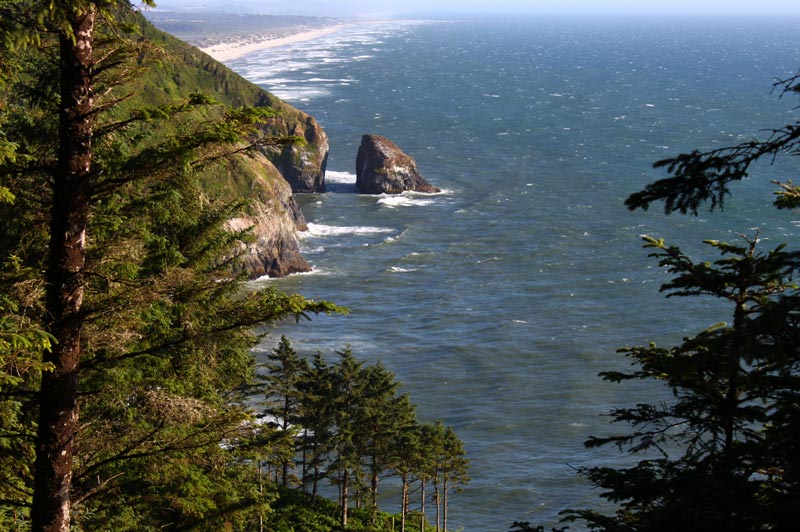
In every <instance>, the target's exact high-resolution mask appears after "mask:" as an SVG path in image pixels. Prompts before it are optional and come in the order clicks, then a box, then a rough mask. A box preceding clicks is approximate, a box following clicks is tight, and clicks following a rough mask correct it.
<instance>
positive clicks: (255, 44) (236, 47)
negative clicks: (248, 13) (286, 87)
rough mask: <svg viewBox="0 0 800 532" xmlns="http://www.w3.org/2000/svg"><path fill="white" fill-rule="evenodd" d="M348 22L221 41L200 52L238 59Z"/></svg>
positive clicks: (336, 29) (335, 29) (222, 59)
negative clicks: (288, 32) (282, 33)
mask: <svg viewBox="0 0 800 532" xmlns="http://www.w3.org/2000/svg"><path fill="white" fill-rule="evenodd" d="M347 26H348V24H346V23H342V24H336V25H334V26H326V27H324V28H316V29H313V30H308V31H300V32H297V33H293V34H291V35H286V36H280V37H278V36H275V35H274V34H267V35H263V36H261V37H259V38H253V39H249V40H241V39H240V40H236V41H229V42H221V43H217V44H213V45H211V46H208V47H204V48H200V50H201V51H202V52H205V53H207V54H208V55H210V56H211V57H213V58H214V59H216V60H217V61H220V62H225V61H230V60H232V59H238V58H240V57H242V56H245V55H247V54H249V53H252V52H257V51H259V50H266V49H268V48H277V47H279V46H285V45H287V44H293V43H297V42H303V41H310V40H312V39H317V38H319V37H322V36H324V35H329V34H331V33H336V32H339V31H341V30H343V29H344V28H346V27H347Z"/></svg>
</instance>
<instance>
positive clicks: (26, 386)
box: [0, 0, 466, 532]
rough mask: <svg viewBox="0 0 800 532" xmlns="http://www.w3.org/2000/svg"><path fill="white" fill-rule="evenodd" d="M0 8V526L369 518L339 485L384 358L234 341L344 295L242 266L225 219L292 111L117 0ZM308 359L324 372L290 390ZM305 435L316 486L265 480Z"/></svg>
mask: <svg viewBox="0 0 800 532" xmlns="http://www.w3.org/2000/svg"><path fill="white" fill-rule="evenodd" d="M0 32H1V33H0V36H2V39H0V206H1V208H2V210H0V265H1V266H0V450H2V451H1V452H0V529H3V530H15V531H17V530H18V531H28V530H32V531H35V532H39V531H64V532H66V531H67V530H114V531H125V530H131V531H133V530H136V531H149V530H153V531H155V530H174V531H178V530H214V531H216V530H229V531H245V530H266V529H268V528H266V527H269V529H271V530H292V529H295V530H341V529H342V527H343V524H344V523H347V526H348V528H349V529H359V530H367V529H370V530H380V529H381V527H383V528H382V529H384V530H388V529H393V528H392V526H391V525H390V524H389V523H390V522H391V518H390V517H388V516H386V515H385V514H382V513H380V512H379V511H378V510H377V507H376V505H374V504H372V505H370V506H369V508H368V509H367V508H365V509H364V510H363V511H362V510H357V509H353V510H350V508H349V505H348V502H347V498H346V497H347V495H348V494H349V491H350V490H351V489H353V490H355V489H356V486H359V487H360V485H359V483H360V482H361V481H362V480H363V479H364V475H365V471H378V470H379V471H380V472H382V473H383V472H386V471H388V470H389V468H391V467H393V464H394V463H395V459H394V458H393V456H394V455H393V454H392V452H390V451H388V450H387V449H388V446H389V444H390V442H391V441H394V440H391V439H386V440H385V439H384V438H383V437H381V438H376V437H375V432H374V431H370V432H368V431H364V430H363V428H362V425H355V424H354V419H359V420H362V421H363V420H367V419H370V420H372V421H374V422H375V423H377V422H378V418H377V417H375V413H374V410H373V408H374V405H373V404H372V402H371V401H378V400H381V401H384V400H385V401H388V402H389V403H392V402H393V401H397V406H398V408H400V407H401V406H402V407H403V408H406V414H407V415H408V418H407V420H408V421H413V407H411V405H410V402H409V401H408V398H407V397H405V396H399V397H398V396H397V395H396V390H397V384H396V383H395V382H394V380H393V376H392V375H391V374H390V373H389V372H387V371H386V370H385V369H384V368H381V367H380V366H377V367H363V363H361V362H358V361H356V360H355V359H354V358H353V357H352V355H348V356H349V358H347V364H346V365H345V364H344V360H345V359H344V358H343V362H342V364H340V365H334V366H331V367H330V369H326V365H325V364H322V363H321V362H319V361H315V364H314V365H313V366H308V364H306V365H305V366H303V364H302V363H299V364H300V365H299V366H298V367H299V368H300V369H302V370H303V371H301V372H300V373H296V368H295V369H293V368H290V367H288V366H287V367H286V368H285V370H284V371H285V373H286V376H287V380H286V382H283V380H280V382H281V383H282V384H281V385H279V384H278V381H272V382H269V381H267V382H258V379H257V374H256V367H255V362H254V360H253V356H252V354H251V352H250V349H251V348H252V347H253V346H255V345H256V344H257V343H258V342H259V341H260V335H259V334H258V333H257V331H260V330H269V327H268V326H269V325H271V324H275V323H279V322H280V321H282V320H285V319H302V318H308V317H309V316H311V315H313V314H315V313H334V312H343V311H344V309H340V308H338V307H337V306H336V305H333V304H331V303H328V302H315V301H310V300H307V299H305V298H303V297H301V296H298V295H287V294H283V293H281V292H278V291H276V290H274V289H266V290H261V291H247V290H243V287H242V281H243V279H242V277H241V276H240V275H237V274H236V273H234V272H235V271H236V267H235V266H236V264H237V262H238V259H239V257H238V256H237V250H238V249H239V242H240V241H241V240H246V239H248V238H251V235H248V234H247V232H246V231H244V232H242V233H234V232H231V231H229V230H226V229H225V222H226V221H228V220H230V219H231V218H232V217H235V216H237V215H239V214H241V213H242V212H244V211H245V210H246V209H248V207H249V206H248V201H250V198H251V197H252V196H254V195H255V196H258V195H259V194H260V193H262V192H263V190H264V189H263V188H258V187H255V185H254V183H256V182H257V181H258V179H261V180H267V179H268V178H272V177H274V178H275V179H277V177H275V174H274V173H273V174H270V173H268V172H272V171H266V170H264V169H262V168H261V167H260V166H259V165H263V166H266V167H268V166H269V165H268V164H267V163H266V161H265V160H264V159H263V158H261V156H260V155H259V153H261V152H260V150H262V149H266V150H267V152H269V149H270V148H271V147H276V149H277V150H279V151H280V150H282V149H283V148H284V147H285V146H286V145H287V144H288V143H294V142H298V139H296V138H294V136H293V135H294V134H293V133H292V134H289V129H292V128H294V127H295V126H294V124H297V123H301V124H303V123H305V121H306V119H307V117H306V116H305V115H302V114H301V113H299V111H295V110H292V109H291V108H289V107H288V106H286V105H285V104H282V103H280V102H279V101H277V100H276V99H274V98H273V97H271V96H270V95H268V94H267V93H264V92H263V91H260V90H259V89H258V88H256V87H253V86H252V85H249V84H247V83H246V82H244V81H243V80H241V79H239V78H238V77H236V76H235V75H233V74H232V73H231V72H230V71H228V70H227V69H225V68H224V67H221V66H220V65H218V64H216V63H213V62H212V61H211V60H210V59H208V58H207V57H206V56H204V55H203V54H200V53H198V52H196V51H195V50H192V49H191V48H190V47H188V46H186V45H183V44H181V43H179V42H177V41H175V40H174V39H171V38H169V37H167V36H164V35H163V34H161V33H159V32H157V31H156V30H154V29H153V28H152V27H151V26H149V25H148V24H146V23H145V22H144V20H143V18H142V17H141V16H140V15H138V14H137V13H135V12H133V11H132V10H131V9H130V6H129V5H128V4H127V2H125V1H119V2H116V1H113V0H112V1H109V2H102V3H95V2H83V1H68V2H60V3H49V2H38V1H28V0H0ZM54 80H55V81H54ZM248 106H252V107H248ZM248 172H249V173H248ZM249 176H254V177H253V178H252V179H251V178H250V177H249ZM257 178H258V179H257ZM256 199H258V198H256ZM280 349H281V350H282V353H283V355H286V356H290V355H291V346H290V345H289V343H288V342H284V343H282V344H281V347H280ZM283 355H281V356H283ZM281 360H282V359H280V358H277V359H276V363H277V362H278V361H281ZM320 360H321V359H320ZM318 362H319V363H318ZM280 367H281V368H282V367H283V366H282V365H281V366H280ZM345 367H346V368H347V369H348V371H347V372H346V371H344V368H345ZM275 371H277V366H276V369H275ZM291 372H295V373H293V375H295V376H298V377H302V379H299V380H295V381H291V383H290V382H289V380H288V375H289V374H290V373H291ZM317 377H325V378H324V379H321V380H320V382H326V383H327V385H330V390H329V391H330V392H331V393H332V394H333V395H331V394H329V395H327V396H315V397H316V399H313V398H310V396H306V395H295V394H297V393H298V391H299V390H301V389H303V388H309V387H311V388H312V389H314V390H317V388H316V385H317V381H316V380H313V381H309V380H308V379H309V378H312V379H316V378H317ZM283 384H285V386H284V385H283ZM255 385H257V386H258V387H259V389H260V390H261V392H262V393H265V394H267V396H268V397H270V398H276V397H278V398H283V402H282V403H281V404H283V406H284V410H281V411H277V412H278V413H280V414H283V416H282V417H281V421H282V422H283V420H294V419H300V420H301V421H302V422H304V423H305V422H307V423H308V424H307V425H291V426H290V425H289V424H284V427H283V429H282V430H277V429H276V427H271V426H269V425H256V424H254V414H253V412H252V411H251V409H250V408H249V407H247V406H246V403H245V402H244V401H243V400H242V393H243V392H245V391H247V390H252V389H253V386H255ZM312 385H313V386H312ZM317 391H319V390H317ZM359 394H360V395H359ZM403 397H405V398H404V399H402V398H403ZM315 400H316V401H325V402H326V403H329V404H334V403H335V404H337V405H338V406H340V409H339V410H337V411H335V412H334V411H326V412H328V413H336V415H337V416H336V417H335V418H330V417H329V416H325V415H323V411H322V410H320V411H319V412H316V411H312V410H311V409H310V408H309V406H308V404H309V401H311V402H312V404H313V402H314V401H315ZM271 404H272V403H270V405H271ZM392 404H393V403H392ZM368 405H370V406H368ZM301 406H303V409H302V410H298V408H300V407H301ZM290 412H291V414H290ZM343 412H347V413H349V414H350V415H351V416H353V418H352V419H351V418H348V417H343V415H342V414H343ZM367 412H372V414H369V415H368V414H367ZM301 413H302V417H300V418H297V417H296V416H298V415H300V414H301ZM293 416H294V417H293ZM369 416H372V417H369ZM312 423H313V424H314V425H313V426H312ZM295 426H304V427H306V428H307V429H308V430H307V431H304V437H303V438H298V437H297V435H296V434H294V432H293V431H294V427H295ZM414 426H415V425H413V424H412V425H411V426H410V428H409V430H410V431H411V430H413V428H414ZM317 428H319V430H315V429H317ZM443 430H444V429H443ZM312 431H313V432H312ZM445 432H447V431H446V430H445ZM451 432H452V431H451ZM312 434H313V436H312ZM393 434H395V436H396V433H393ZM323 435H324V436H325V438H324V439H323V438H322V436H323ZM311 440H314V441H316V442H317V445H318V446H317V447H316V448H315V449H314V454H313V461H309V462H308V463H309V464H313V467H312V469H313V471H314V475H313V482H314V483H315V485H316V483H317V482H319V481H322V480H323V479H324V480H330V479H334V478H335V479H336V480H337V482H339V483H340V485H341V486H344V487H343V488H342V494H343V498H344V500H343V501H341V502H340V504H338V505H336V509H335V510H334V509H332V507H331V506H329V505H328V503H327V502H326V501H323V500H322V499H319V498H313V497H314V495H316V493H314V494H309V495H304V494H302V493H301V492H302V490H296V491H293V490H288V489H285V488H286V487H287V486H290V485H292V484H293V481H292V480H291V479H290V476H289V474H290V471H291V470H292V468H293V467H294V466H293V464H294V463H295V462H296V456H295V453H296V450H297V449H301V451H302V450H305V449H307V448H309V447H312V448H313V444H312V441H311ZM447 444H448V445H447V446H445V447H443V449H446V450H447V453H449V454H443V455H442V456H443V458H442V460H443V461H442V464H443V465H442V467H440V468H438V469H437V470H436V471H434V469H433V468H432V467H429V468H428V469H426V470H425V473H422V472H421V471H422V469H421V467H422V466H421V465H415V466H414V467H413V468H409V469H408V472H409V475H417V476H416V477H413V478H412V477H410V476H409V477H408V478H407V481H408V482H413V481H416V482H421V481H422V479H423V478H424V479H425V480H426V481H427V482H428V483H429V484H430V483H432V482H433V483H435V484H434V485H436V486H437V489H441V490H442V491H443V493H446V492H447V490H448V489H449V486H453V485H455V484H457V483H458V482H460V481H465V474H464V471H463V469H464V468H465V467H466V463H465V461H464V460H463V448H462V447H461V445H460V442H457V440H456V439H454V435H453V436H452V437H451V438H450V440H448V442H447ZM379 451H380V452H379ZM367 452H369V453H371V454H369V455H368V456H369V457H375V459H374V460H370V461H367V458H366V457H367V455H365V454H364V453H367ZM443 452H444V451H443ZM379 456H380V458H378V457H379ZM445 457H446V458H447V460H445ZM262 463H264V464H274V465H275V466H276V468H277V470H278V471H280V473H281V474H280V475H279V476H278V478H277V481H276V482H272V481H271V480H269V479H268V478H267V477H266V476H265V475H264V474H263V472H264V468H262V467H261V464H262ZM365 464H369V467H370V469H366V467H367V465H365ZM456 466H457V467H458V471H457V472H456ZM426 467H428V466H426ZM284 472H285V474H284ZM348 477H349V478H350V479H352V481H351V482H352V483H348V480H344V481H343V480H342V479H343V478H348ZM433 478H438V479H439V480H435V481H434V480H431V479H433ZM445 479H447V482H449V484H447V485H445V484H444V482H445ZM304 484H305V483H304ZM351 486H352V488H351ZM362 493H365V492H364V491H359V494H358V495H354V496H353V497H352V498H353V499H355V501H356V502H360V501H361V500H362V495H361V494H362ZM309 499H310V500H309ZM404 514H405V512H404ZM334 518H335V519H336V521H334ZM400 519H402V516H401V517H400ZM410 522H414V523H418V522H419V519H417V521H413V520H412V521H410ZM339 523H342V524H339ZM312 525H313V526H312ZM415 526H416V525H415ZM409 529H411V526H410V525H409Z"/></svg>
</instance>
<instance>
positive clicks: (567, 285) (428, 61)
mask: <svg viewBox="0 0 800 532" xmlns="http://www.w3.org/2000/svg"><path fill="white" fill-rule="evenodd" d="M227 64H228V65H229V66H230V67H231V68H233V69H234V70H235V71H237V72H239V73H240V74H242V75H244V76H245V77H246V78H248V79H250V80H251V81H253V82H255V83H257V84H259V85H261V86H262V87H264V88H266V89H267V90H269V91H271V92H273V93H274V94H276V95H277V96H279V97H281V98H283V99H285V100H286V101H288V102H290V103H292V104H293V105H295V106H296V107H298V108H301V109H303V110H304V111H306V112H308V113H310V114H311V115H313V116H314V117H316V118H317V120H318V121H319V122H320V123H321V124H322V126H323V127H324V128H325V130H326V132H327V134H328V136H329V137H330V143H331V153H330V160H329V164H328V173H327V182H328V187H329V192H327V193H325V194H310V195H302V196H300V197H299V202H300V204H301V207H302V209H303V212H304V214H305V216H306V218H307V219H308V222H309V231H308V232H307V233H306V234H304V235H303V236H302V240H301V245H302V249H303V251H304V254H305V256H306V257H307V258H308V260H309V261H310V262H311V264H312V265H313V267H314V271H313V272H312V273H310V274H305V275H296V276H291V277H289V278H286V279H279V280H262V281H258V283H266V284H272V285H275V286H277V287H279V288H281V289H282V290H285V291H289V292H298V293H301V294H303V295H305V296H306V297H309V298H314V299H326V300H331V301H334V302H336V303H338V304H340V305H344V306H346V307H348V308H349V309H350V312H351V314H350V315H349V316H333V317H316V318H314V319H313V320H312V321H311V322H303V323H300V324H297V325H295V324H288V325H285V326H282V327H280V328H279V329H278V330H276V331H275V332H274V334H272V335H270V336H269V337H267V338H266V339H265V341H264V342H263V344H262V345H261V346H260V347H259V351H260V352H261V353H266V352H268V351H270V350H271V349H273V348H274V346H275V345H276V343H277V340H278V338H279V337H280V334H286V335H287V336H288V337H289V338H290V340H291V341H292V343H293V345H294V346H295V348H296V349H297V350H298V351H299V352H301V353H303V354H306V355H308V356H311V354H313V353H315V352H316V351H321V352H322V353H323V354H325V355H326V356H329V357H331V358H332V359H333V357H334V356H335V355H334V352H335V351H336V350H339V349H342V348H344V347H347V346H350V347H351V348H352V349H353V352H354V354H355V355H356V356H357V357H359V358H362V359H365V360H367V361H369V362H375V361H378V360H380V361H382V362H383V363H384V364H385V365H386V366H387V367H388V368H389V369H390V370H392V371H393V372H394V373H395V374H396V376H397V378H398V380H400V381H401V382H402V383H403V389H404V390H406V391H408V392H410V393H411V397H412V400H413V402H414V403H415V404H416V405H417V408H418V413H419V417H420V418H421V419H422V420H425V421H434V420H438V419H441V420H442V421H444V423H446V424H447V425H450V426H452V427H453V428H454V429H455V430H456V432H457V433H458V434H459V436H460V437H461V438H462V440H463V441H464V444H465V447H466V449H467V452H468V454H469V458H470V459H471V470H470V475H471V482H470V483H469V484H468V485H466V486H465V487H464V489H463V491H462V492H460V493H456V494H454V495H453V496H452V499H451V508H450V528H451V529H453V530H458V529H462V530H464V531H467V532H480V531H506V530H508V529H509V528H510V527H511V524H512V522H513V521H518V520H519V521H529V522H531V523H533V524H543V525H553V524H556V522H557V520H558V512H559V511H560V510H562V509H564V508H585V507H594V508H602V507H606V506H604V502H603V501H602V500H601V499H600V497H599V493H598V490H596V489H592V487H591V486H590V485H589V484H588V483H587V482H586V481H585V480H583V479H582V478H580V477H579V476H577V475H576V472H575V470H576V469H577V468H579V467H581V466H590V465H597V464H624V463H626V461H627V462H629V461H630V460H631V459H632V458H631V457H627V456H624V455H620V454H619V453H618V452H617V451H616V449H601V450H592V451H587V450H585V449H584V447H583V441H584V440H585V439H586V438H587V437H588V436H590V435H608V434H612V433H615V431H624V430H625V427H620V426H612V425H609V423H608V421H609V419H608V417H607V416H606V415H605V414H607V413H608V412H609V410H611V409H612V408H614V407H616V406H626V405H633V404H635V403H636V402H638V401H642V400H648V401H649V400H657V399H659V398H662V397H663V398H664V399H668V398H669V394H668V392H666V391H665V390H663V389H661V388H659V387H658V386H657V385H655V384H652V383H635V384H624V385H620V384H611V383H607V382H604V381H603V380H602V379H600V378H599V377H598V376H597V374H598V373H599V372H600V371H604V370H609V369H625V368H629V367H630V366H629V363H628V362H627V361H626V360H625V359H624V358H623V357H622V356H621V355H619V354H617V353H616V350H617V349H618V348H620V347H624V346H630V345H642V344H646V343H648V342H651V341H653V342H656V343H658V344H659V345H663V346H668V345H672V344H674V343H675V342H676V341H679V340H680V339H681V338H682V337H683V336H687V335H691V334H694V333H696V332H699V331H700V330H703V329H705V328H706V327H708V326H710V325H712V324H716V323H718V322H721V321H725V320H728V319H729V315H730V314H729V310H730V309H728V308H726V307H725V306H724V305H721V304H720V303H719V302H716V301H710V300H705V299H687V298H673V299H665V298H664V296H663V294H661V293H660V292H659V287H660V285H661V284H662V283H663V282H665V281H666V280H667V279H668V277H667V275H666V274H665V273H664V272H663V271H662V270H661V269H660V268H659V267H658V266H657V264H656V263H655V262H654V260H653V259H651V258H648V257H647V252H646V250H643V249H642V247H641V244H642V241H641V236H642V235H652V236H656V237H663V238H665V239H667V242H668V243H672V244H676V245H680V246H682V247H683V248H684V250H685V251H687V253H689V254H690V255H691V256H693V257H695V258H696V259H698V260H701V259H703V260H713V259H714V258H715V257H714V255H713V254H712V253H710V252H709V249H708V246H707V245H704V244H703V243H702V241H703V240H704V239H710V238H716V239H724V240H730V241H736V240H737V239H739V238H740V236H739V235H740V234H747V235H753V234H755V232H756V231H757V230H759V231H760V238H761V239H762V240H763V245H764V246H770V245H777V243H779V242H783V241H789V242H791V243H793V242H795V241H796V239H797V235H798V232H799V231H800V215H798V214H797V213H791V212H778V211H776V210H775V209H773V208H772V207H771V200H772V191H773V190H774V185H772V184H770V180H771V179H787V178H790V177H792V175H793V174H796V172H797V169H798V166H797V164H796V160H795V161H792V160H791V158H790V157H784V158H782V159H779V160H778V161H777V162H776V163H775V164H774V165H769V164H764V165H760V166H758V167H757V168H755V169H754V171H753V172H751V177H750V178H749V179H748V180H746V181H744V182H742V183H738V184H736V185H734V186H733V195H732V197H731V198H730V199H729V200H728V202H727V203H726V206H725V210H724V211H722V212H714V213H709V212H706V211H704V212H701V213H700V215H699V216H698V217H689V216H681V215H671V216H665V215H664V214H663V212H662V211H661V208H660V207H659V206H658V205H656V206H654V207H653V208H651V209H650V210H649V211H647V212H641V211H637V212H629V211H627V209H626V208H625V207H624V205H623V201H624V199H625V198H626V197H627V196H628V195H629V194H630V193H632V192H635V191H637V190H639V189H640V188H641V187H643V186H644V185H645V184H647V183H649V182H651V181H653V180H654V179H656V178H658V177H661V176H663V175H664V174H662V173H661V171H660V170H654V169H653V168H652V163H653V162H654V161H656V160H658V159H661V158H665V157H668V156H671V155H675V154H677V153H680V152H685V151H689V150H691V149H693V148H701V149H709V148H714V147H721V146H727V145H731V144H735V143H738V142H741V141H744V140H748V139H750V138H753V137H754V136H759V137H762V138H763V137H765V136H767V135H768V134H769V132H768V131H766V130H768V129H769V128H774V127H778V126H781V125H783V124H787V123H791V122H793V121H794V120H796V119H797V110H796V109H795V107H796V106H797V104H798V102H797V100H796V96H795V97H792V96H785V97H783V98H779V95H778V94H775V93H771V89H772V83H773V82H774V81H775V80H776V79H778V78H786V77H788V76H791V75H793V74H795V73H796V72H797V68H798V66H800V19H769V18H758V17H751V18H748V19H742V18H717V19H711V18H707V19H689V18H659V19H656V18H644V17H639V18H622V17H616V18H615V17H596V18H588V17H587V18H580V17H572V18H558V17H528V18H525V17H517V18H514V19H511V18H506V19H503V18H480V19H478V18H471V19H455V18H454V19H448V20H389V21H368V22H363V23H358V22H357V23H354V24H352V25H350V26H349V27H348V28H347V29H345V30H343V31H341V32H339V33H336V34H334V35H329V36H326V37H323V38H320V39H317V40H314V41H307V42H303V43H296V44H293V45H290V46H286V47H282V48H277V49H270V50H266V51H262V52H257V53H253V54H252V55H248V56H246V57H243V58H240V59H237V60H233V61H229V62H228V63H227ZM366 133H377V134H381V135H384V136H387V137H389V138H390V139H392V140H394V141H395V142H396V143H397V144H398V145H399V146H400V147H401V148H402V149H403V150H404V151H405V152H406V153H408V154H409V155H411V156H412V157H414V158H415V159H416V161H417V164H418V167H419V168H420V171H421V173H422V174H423V175H424V176H425V177H426V178H427V179H428V181H430V182H431V183H432V184H434V185H436V186H438V187H440V188H442V189H443V192H442V193H441V194H435V195H421V194H409V193H407V194H403V195H402V196H391V197H388V196H362V195H359V194H357V193H356V190H355V186H354V182H355V173H354V172H355V159H356V152H357V149H358V146H359V143H360V139H361V136H362V135H364V134H366ZM787 159H788V160H787ZM259 356H261V355H259ZM394 499H395V498H394V496H393V495H392V494H391V493H389V494H388V495H387V500H386V501H385V503H384V506H385V507H386V509H390V510H392V509H394V508H396V501H395V500H394ZM393 504H394V505H395V506H394V508H393V506H392V505H393Z"/></svg>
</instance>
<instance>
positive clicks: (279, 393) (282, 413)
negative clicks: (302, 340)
mask: <svg viewBox="0 0 800 532" xmlns="http://www.w3.org/2000/svg"><path fill="white" fill-rule="evenodd" d="M267 359H268V362H267V364H266V368H267V369H268V371H269V374H268V375H267V376H266V383H265V384H266V385H267V390H268V394H267V399H268V401H270V402H272V404H273V406H269V404H268V408H267V410H266V412H267V414H269V415H272V416H274V417H275V418H276V419H277V421H278V423H279V424H280V427H281V429H282V430H283V432H284V434H286V435H287V436H290V437H289V439H288V441H290V442H293V441H294V434H293V431H294V430H296V429H294V428H293V427H294V426H299V425H298V423H299V421H300V412H299V408H300V406H299V405H300V391H299V384H300V380H301V379H302V378H303V376H304V375H305V374H307V373H308V369H309V368H308V363H307V362H306V361H305V360H304V359H302V358H300V356H299V355H298V354H297V352H296V351H295V350H294V349H293V348H292V345H291V343H290V342H289V340H288V339H287V338H286V337H285V336H281V339H280V342H279V343H278V346H277V347H276V348H275V349H274V350H273V351H272V353H270V354H269V355H267ZM287 454H290V456H291V457H293V456H294V444H292V445H291V453H287ZM290 462H291V458H289V459H286V460H284V461H283V463H282V464H281V483H282V485H283V486H284V487H286V486H288V484H289V466H290Z"/></svg>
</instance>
